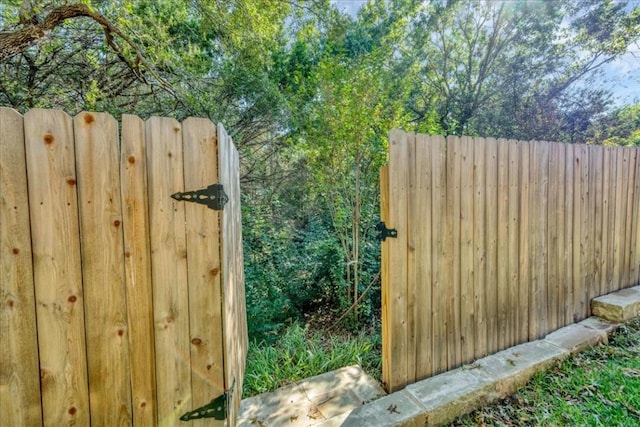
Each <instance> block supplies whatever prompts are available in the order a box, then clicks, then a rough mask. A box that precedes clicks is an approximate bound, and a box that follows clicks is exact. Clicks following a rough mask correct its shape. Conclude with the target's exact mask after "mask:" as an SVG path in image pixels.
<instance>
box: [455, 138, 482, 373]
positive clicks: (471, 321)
mask: <svg viewBox="0 0 640 427" xmlns="http://www.w3.org/2000/svg"><path fill="white" fill-rule="evenodd" d="M460 141H461V150H460V154H461V158H460V240H459V241H460V308H459V310H460V334H459V339H460V345H461V347H460V348H461V361H460V362H458V363H467V362H470V361H472V360H473V359H474V355H475V352H474V350H475V338H476V337H475V336H474V335H475V333H476V330H475V322H476V320H477V317H476V316H477V313H476V311H475V301H474V300H475V295H474V270H473V268H474V265H473V255H474V254H473V252H474V236H473V221H474V219H473V156H474V145H473V139H472V138H470V137H464V136H463V137H461V138H460Z"/></svg>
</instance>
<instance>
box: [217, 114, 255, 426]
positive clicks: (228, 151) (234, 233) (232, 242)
mask: <svg viewBox="0 0 640 427" xmlns="http://www.w3.org/2000/svg"><path fill="white" fill-rule="evenodd" d="M218 159H219V162H218V167H219V178H220V183H222V184H223V185H224V187H225V189H226V191H227V194H228V196H229V202H228V204H227V205H226V206H225V208H224V210H223V212H222V232H221V234H220V239H221V245H222V260H221V262H222V272H223V276H222V286H223V295H224V310H225V313H224V319H223V325H224V334H225V336H224V340H223V341H224V345H225V354H226V359H225V376H226V378H225V386H226V388H227V389H232V390H233V395H232V397H233V403H232V404H231V405H230V408H229V413H228V418H227V420H228V422H227V427H235V420H236V417H237V415H238V410H239V408H240V400H241V399H242V384H243V378H244V371H245V361H246V358H247V347H248V337H247V314H246V309H245V304H244V300H245V294H244V268H243V266H244V262H243V253H242V222H241V219H242V216H241V212H240V177H239V173H238V171H239V170H240V158H239V155H238V150H236V148H235V147H234V145H233V141H231V138H230V137H229V136H228V135H227V132H226V131H225V130H224V127H223V126H222V125H220V124H219V125H218Z"/></svg>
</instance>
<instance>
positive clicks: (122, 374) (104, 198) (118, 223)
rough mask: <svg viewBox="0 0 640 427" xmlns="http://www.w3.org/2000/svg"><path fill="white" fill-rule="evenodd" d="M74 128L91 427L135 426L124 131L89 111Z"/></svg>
mask: <svg viewBox="0 0 640 427" xmlns="http://www.w3.org/2000/svg"><path fill="white" fill-rule="evenodd" d="M73 124H74V135H75V147H76V170H77V179H78V183H77V187H78V209H79V216H80V237H81V249H82V262H83V264H82V278H83V283H84V303H85V308H86V310H85V336H86V340H87V363H88V375H89V400H90V405H91V406H90V411H91V424H92V425H95V426H111V425H131V387H130V384H129V342H128V323H127V306H126V296H125V287H124V254H123V234H122V209H121V201H120V174H119V163H120V161H119V153H118V145H119V144H118V125H117V122H116V121H115V119H114V118H113V117H111V116H110V115H108V114H105V113H91V112H86V111H85V112H81V113H79V114H78V115H77V116H76V117H75V118H74V120H73Z"/></svg>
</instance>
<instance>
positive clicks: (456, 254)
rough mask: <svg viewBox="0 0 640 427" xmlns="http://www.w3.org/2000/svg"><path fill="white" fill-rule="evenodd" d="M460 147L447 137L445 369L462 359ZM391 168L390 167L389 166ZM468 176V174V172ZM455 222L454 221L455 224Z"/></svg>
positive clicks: (452, 366) (457, 140)
mask: <svg viewBox="0 0 640 427" xmlns="http://www.w3.org/2000/svg"><path fill="white" fill-rule="evenodd" d="M461 157H462V155H461V143H460V139H459V138H458V137H457V136H452V135H450V136H448V137H447V160H446V183H447V190H446V193H447V214H446V217H445V230H446V232H445V245H446V249H445V253H447V254H449V256H446V257H445V258H444V260H443V262H444V263H445V264H446V266H445V272H446V276H445V282H444V283H445V286H446V285H447V284H449V289H450V291H449V293H448V294H447V295H446V296H445V300H446V302H445V307H446V315H445V316H446V320H445V323H446V325H447V337H446V340H445V342H446V343H447V369H452V368H454V367H456V366H458V365H459V364H460V361H461V360H462V358H461V357H460V354H461V342H460V221H458V218H460V186H461V184H460V178H461V174H460V159H461ZM389 165H391V164H389ZM467 172H468V170H467ZM454 218H455V220H454Z"/></svg>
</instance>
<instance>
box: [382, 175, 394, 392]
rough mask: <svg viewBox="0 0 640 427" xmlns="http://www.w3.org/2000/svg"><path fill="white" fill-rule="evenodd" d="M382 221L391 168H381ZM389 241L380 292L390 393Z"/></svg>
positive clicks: (384, 366) (384, 361) (384, 250)
mask: <svg viewBox="0 0 640 427" xmlns="http://www.w3.org/2000/svg"><path fill="white" fill-rule="evenodd" d="M380 221H382V222H383V223H385V224H387V225H388V224H389V166H388V165H387V166H383V167H382V168H380ZM389 240H390V239H385V240H384V241H383V242H382V243H381V248H380V270H381V271H380V283H381V285H380V287H381V289H380V292H381V293H382V296H381V324H382V332H381V333H382V384H383V386H384V388H385V389H386V390H387V391H388V386H387V384H389V383H390V382H391V381H390V380H389V379H390V378H391V377H392V376H393V372H392V370H391V361H392V360H393V355H392V354H390V353H389V351H390V349H391V334H392V330H391V316H392V314H393V313H391V312H390V311H389V295H390V293H391V288H390V283H389V282H390V277H389V269H390V268H389V259H390V256H389Z"/></svg>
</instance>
